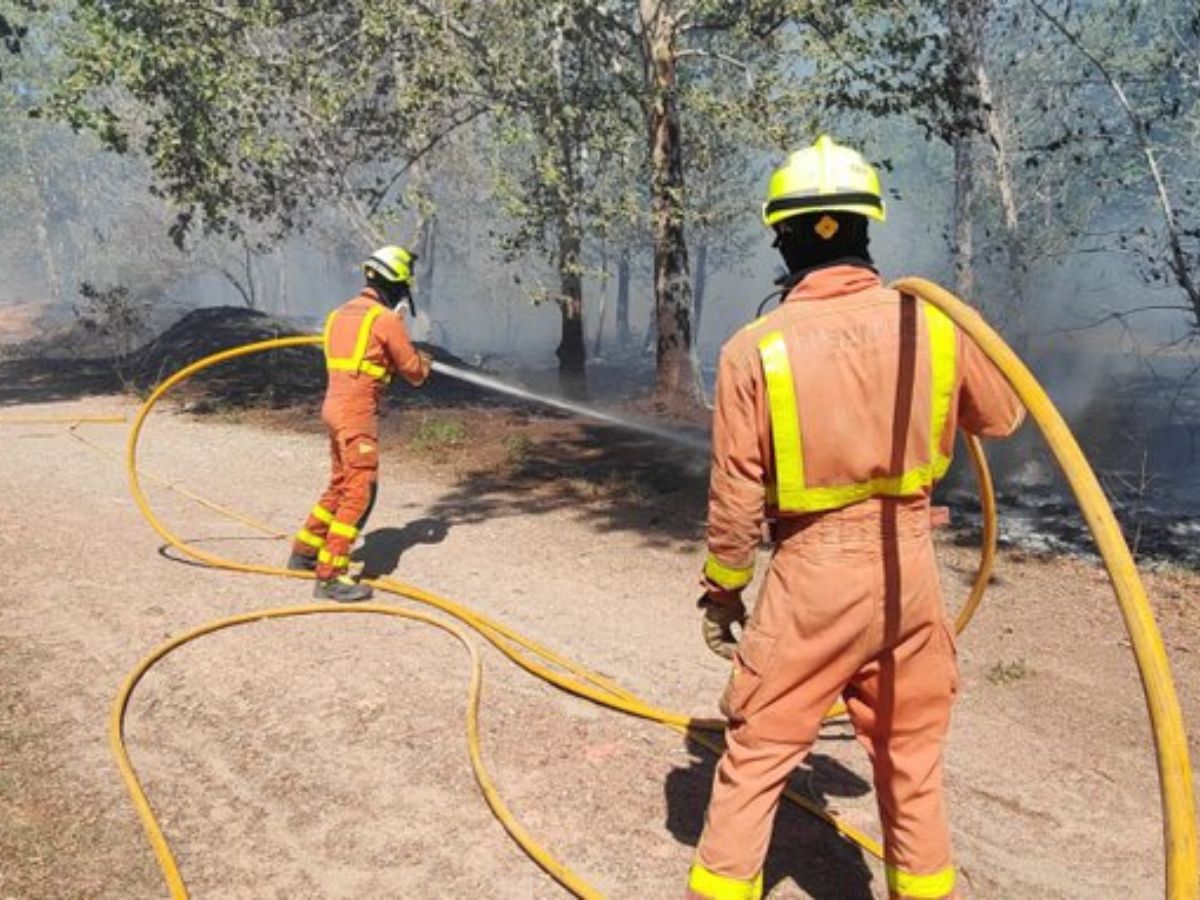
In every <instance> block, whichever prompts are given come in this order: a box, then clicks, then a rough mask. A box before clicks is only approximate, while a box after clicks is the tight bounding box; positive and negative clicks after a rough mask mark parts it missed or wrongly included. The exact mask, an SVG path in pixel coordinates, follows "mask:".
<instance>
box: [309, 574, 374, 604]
mask: <svg viewBox="0 0 1200 900" xmlns="http://www.w3.org/2000/svg"><path fill="white" fill-rule="evenodd" d="M371 594H372V591H371V586H370V585H368V584H362V583H360V582H357V581H355V580H354V579H353V578H351V577H350V576H349V575H335V576H334V577H333V578H328V579H320V578H318V579H317V586H316V588H314V589H313V596H314V597H316V598H317V599H318V600H333V601H334V602H335V603H359V602H361V601H363V600H370V599H371Z"/></svg>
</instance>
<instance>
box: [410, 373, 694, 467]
mask: <svg viewBox="0 0 1200 900" xmlns="http://www.w3.org/2000/svg"><path fill="white" fill-rule="evenodd" d="M433 371H435V372H437V373H439V374H441V375H447V376H449V377H450V378H456V379H458V380H459V381H465V382H466V383H467V384H473V385H475V386H476V387H481V388H484V389H485V390H489V391H495V392H497V393H500V394H508V395H509V396H510V397H517V398H520V399H522V400H528V401H529V402H531V403H540V404H541V405H543V406H550V407H553V408H554V409H560V410H562V411H563V412H568V413H573V414H574V415H577V416H580V417H582V418H586V419H594V420H595V421H597V422H603V423H604V424H606V425H612V426H614V427H616V428H623V429H625V430H626V431H633V432H636V433H638V434H644V435H646V436H647V437H653V438H657V439H658V440H660V441H666V442H668V443H671V444H675V445H676V446H679V447H684V448H686V449H688V450H691V451H693V452H696V453H708V451H709V442H708V441H707V440H706V439H705V438H702V437H699V436H697V435H692V434H688V433H686V432H684V431H672V430H671V429H669V428H663V427H662V426H659V425H650V424H647V423H645V422H636V421H634V420H632V419H625V418H622V417H621V416H618V415H614V414H613V413H608V412H604V411H603V410H599V409H595V408H593V407H591V406H584V405H583V404H582V403H572V402H570V401H569V400H562V399H560V398H558V397H548V396H546V395H545V394H536V393H534V392H533V391H530V390H527V389H525V388H522V387H517V386H516V385H513V384H506V383H505V382H503V381H500V380H498V379H496V378H492V377H491V376H490V375H484V374H482V373H480V372H473V371H471V370H470V369H460V368H459V367H458V366H452V365H449V364H448V363H444V362H439V361H437V360H434V362H433Z"/></svg>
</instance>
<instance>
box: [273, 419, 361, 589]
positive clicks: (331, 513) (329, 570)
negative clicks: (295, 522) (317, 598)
mask: <svg viewBox="0 0 1200 900" xmlns="http://www.w3.org/2000/svg"><path fill="white" fill-rule="evenodd" d="M329 456H330V473H329V486H328V487H327V488H325V493H323V494H322V495H321V499H320V500H318V501H317V505H316V506H314V507H313V508H312V511H311V512H309V514H308V519H307V520H306V521H305V523H304V527H303V528H301V529H300V531H299V532H297V534H296V539H295V541H294V543H293V544H292V550H293V552H295V553H299V554H301V555H303V556H316V557H317V578H320V579H329V578H333V577H335V576H336V575H340V574H343V573H344V572H346V570H347V569H349V567H350V547H351V546H352V545H353V544H354V540H355V538H357V537H358V533H359V531H360V530H361V529H362V527H363V525H365V524H366V521H367V517H368V516H369V515H370V514H371V508H372V507H373V506H374V505H375V495H376V491H377V483H378V476H379V440H378V437H377V435H376V433H375V432H374V431H363V430H361V428H355V429H350V428H335V427H333V426H330V428H329Z"/></svg>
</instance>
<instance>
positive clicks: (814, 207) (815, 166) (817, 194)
mask: <svg viewBox="0 0 1200 900" xmlns="http://www.w3.org/2000/svg"><path fill="white" fill-rule="evenodd" d="M812 212H849V213H858V214H859V215H863V216H870V217H871V218H872V219H876V220H878V221H880V222H882V221H884V220H885V219H886V218H887V213H886V211H885V210H884V206H883V195H882V193H881V191H880V188H879V174H878V173H877V172H876V171H875V169H874V168H872V167H871V164H870V163H868V162H867V161H866V160H865V159H863V157H862V154H860V153H859V152H858V151H857V150H851V149H850V148H849V147H843V146H842V145H841V144H835V143H834V142H833V138H831V137H830V136H829V135H827V134H823V135H821V136H820V137H819V138H817V142H816V143H815V144H813V145H812V146H811V147H805V148H804V149H803V150H797V151H796V152H795V153H793V154H792V155H791V156H789V157H788V158H787V162H785V163H784V164H783V165H782V166H780V167H779V168H778V169H776V170H775V171H774V172H773V173H772V174H771V182H770V184H769V185H768V187H767V202H766V203H764V204H763V224H764V225H767V226H768V227H770V226H772V225H776V224H778V223H779V222H782V221H783V220H784V219H790V218H792V216H799V215H803V214H804V213H812Z"/></svg>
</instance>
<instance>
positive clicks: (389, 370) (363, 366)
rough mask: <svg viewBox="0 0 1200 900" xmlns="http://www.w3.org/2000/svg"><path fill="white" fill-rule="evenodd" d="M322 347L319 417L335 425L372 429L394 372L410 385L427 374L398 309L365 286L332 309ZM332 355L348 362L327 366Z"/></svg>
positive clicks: (419, 380)
mask: <svg viewBox="0 0 1200 900" xmlns="http://www.w3.org/2000/svg"><path fill="white" fill-rule="evenodd" d="M324 349H325V355H326V362H327V367H328V379H329V380H328V385H327V387H326V389H325V403H324V405H323V406H322V417H323V418H324V419H325V421H326V423H327V424H330V425H332V426H334V427H356V426H362V427H364V428H365V429H367V430H371V431H374V430H375V428H374V421H375V416H376V414H377V412H378V408H379V400H380V397H381V396H382V395H383V392H384V391H385V390H386V389H387V385H388V384H389V383H390V382H391V379H392V374H393V373H398V374H400V375H401V376H403V377H404V378H405V380H407V381H408V382H409V383H410V384H414V385H419V384H421V382H422V381H423V380H424V377H425V370H424V368H423V366H424V363H423V362H422V360H421V357H420V355H419V354H418V353H417V351H416V349H415V348H414V347H413V345H412V342H411V341H410V340H409V337H408V331H407V329H406V328H405V327H404V321H403V319H401V317H400V314H399V313H398V312H396V311H395V310H394V309H391V308H389V307H387V306H386V305H384V304H383V303H382V302H381V300H380V299H379V298H378V297H377V295H376V293H375V291H374V290H373V289H372V288H369V287H368V288H365V289H364V290H363V291H362V293H359V294H358V295H356V296H354V297H351V298H350V299H349V300H347V301H346V302H345V303H343V304H342V305H341V306H339V307H338V308H337V309H335V310H334V311H333V312H332V313H330V315H329V317H328V318H327V319H326V325H325V342H324ZM330 359H332V360H344V361H346V363H345V365H344V366H342V367H340V368H339V367H336V366H328V361H329V360H330ZM335 423H336V424H335Z"/></svg>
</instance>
